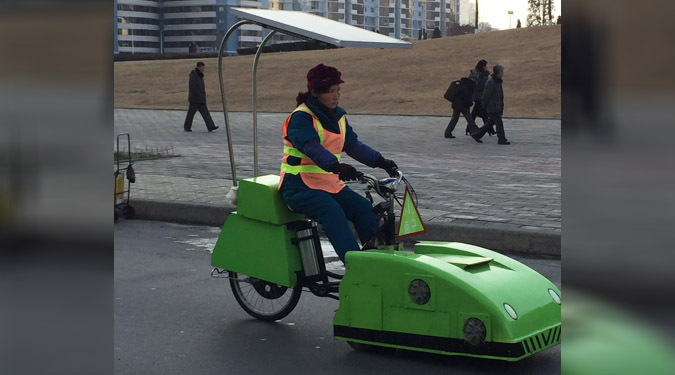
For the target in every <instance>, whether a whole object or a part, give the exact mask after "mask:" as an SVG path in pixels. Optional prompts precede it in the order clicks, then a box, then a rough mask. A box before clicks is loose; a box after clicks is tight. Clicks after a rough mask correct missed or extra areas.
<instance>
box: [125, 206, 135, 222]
mask: <svg viewBox="0 0 675 375" xmlns="http://www.w3.org/2000/svg"><path fill="white" fill-rule="evenodd" d="M135 214H136V210H134V208H133V207H131V206H125V207H124V218H125V219H131V218H133V217H134V215H135Z"/></svg>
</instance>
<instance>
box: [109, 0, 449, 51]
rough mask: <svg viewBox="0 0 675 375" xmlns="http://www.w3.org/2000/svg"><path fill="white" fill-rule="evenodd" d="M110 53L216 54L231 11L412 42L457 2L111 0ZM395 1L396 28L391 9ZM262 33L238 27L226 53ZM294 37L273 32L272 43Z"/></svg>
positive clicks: (444, 22)
mask: <svg viewBox="0 0 675 375" xmlns="http://www.w3.org/2000/svg"><path fill="white" fill-rule="evenodd" d="M114 1H115V30H116V33H115V40H114V45H115V53H119V52H123V53H159V52H188V51H190V50H191V48H192V49H193V50H194V49H196V50H197V51H199V52H215V51H217V50H218V48H219V43H220V41H221V40H222V38H223V36H224V35H225V33H226V32H227V30H228V29H229V28H230V27H231V26H232V25H234V24H235V23H236V22H237V21H239V18H238V17H237V16H235V15H233V14H232V13H231V12H230V8H231V7H243V8H260V9H273V10H296V11H304V12H308V13H313V14H316V15H318V16H321V17H326V18H328V19H332V20H335V21H338V22H344V23H348V24H351V25H353V26H356V27H362V28H365V29H367V30H371V31H376V32H378V33H380V34H384V35H389V36H391V37H398V38H401V39H404V40H413V39H417V38H418V36H419V35H420V32H421V30H422V29H426V31H427V34H429V36H431V35H430V34H431V33H432V32H433V30H434V28H436V27H438V28H439V30H441V34H442V35H447V32H446V30H447V26H448V25H449V24H450V23H454V22H458V21H459V10H460V8H459V7H460V0H259V1H254V0H114ZM397 1H400V26H399V27H400V29H399V31H398V32H397V29H396V28H397V22H396V16H397V12H396V6H397ZM262 37H263V30H262V28H261V27H260V26H257V25H243V26H241V27H240V28H238V29H237V30H236V31H235V32H234V34H233V35H232V36H231V37H230V40H229V41H228V44H227V46H225V50H226V53H227V54H229V55H233V54H236V53H237V49H238V48H250V47H256V46H257V45H258V44H260V42H261V41H262ZM292 39H293V38H292V37H290V36H287V35H283V34H278V35H276V36H275V38H274V41H273V42H277V43H280V42H285V41H289V40H292Z"/></svg>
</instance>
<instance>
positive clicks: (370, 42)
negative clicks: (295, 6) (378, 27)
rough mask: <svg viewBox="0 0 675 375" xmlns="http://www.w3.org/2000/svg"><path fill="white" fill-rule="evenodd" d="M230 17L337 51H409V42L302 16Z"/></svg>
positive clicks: (255, 12)
mask: <svg viewBox="0 0 675 375" xmlns="http://www.w3.org/2000/svg"><path fill="white" fill-rule="evenodd" d="M232 13H234V14H235V15H237V16H239V17H240V18H242V19H246V20H250V21H253V22H255V23H257V24H259V25H261V26H264V27H267V28H269V29H273V30H277V31H281V32H287V33H289V34H295V35H297V36H300V37H304V38H307V39H315V40H318V41H321V42H325V43H328V44H332V45H334V46H337V47H361V48H412V44H411V43H409V42H405V41H402V40H399V39H396V38H392V37H389V36H386V35H382V34H378V33H375V32H372V31H368V30H365V29H362V28H359V27H355V26H352V25H347V24H344V23H341V22H337V21H333V20H329V19H328V18H324V17H320V16H317V15H314V14H310V13H305V12H297V11H289V10H269V9H249V8H232Z"/></svg>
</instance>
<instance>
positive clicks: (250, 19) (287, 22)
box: [218, 8, 412, 187]
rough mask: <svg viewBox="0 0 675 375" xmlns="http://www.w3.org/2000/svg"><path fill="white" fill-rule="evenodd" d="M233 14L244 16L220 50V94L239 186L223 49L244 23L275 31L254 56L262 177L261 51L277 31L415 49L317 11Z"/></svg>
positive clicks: (255, 129)
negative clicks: (258, 71) (259, 73)
mask: <svg viewBox="0 0 675 375" xmlns="http://www.w3.org/2000/svg"><path fill="white" fill-rule="evenodd" d="M231 10H232V13H234V14H235V15H237V16H239V17H240V18H242V20H241V21H239V22H237V23H235V24H234V25H232V27H230V29H229V30H227V33H225V36H224V37H223V40H222V41H221V42H220V48H219V50H218V80H219V83H220V97H221V99H222V102H223V115H224V117H225V132H226V133H227V147H228V151H229V153H230V167H231V168H232V182H233V186H234V187H236V186H237V185H238V182H237V171H236V165H235V162H234V150H233V147H232V133H231V129H230V119H229V116H228V112H227V101H226V100H225V86H224V85H223V52H224V50H225V45H226V44H227V40H228V39H229V38H230V36H231V35H232V33H233V32H234V31H235V30H236V29H237V28H239V27H240V26H242V25H246V24H254V25H259V26H261V27H263V28H267V29H269V30H271V32H270V33H269V34H267V36H265V38H264V39H263V40H262V42H261V43H260V45H259V46H258V49H257V50H256V53H255V58H254V59H253V71H252V75H253V175H254V177H258V98H257V84H256V81H257V70H258V60H259V59H260V54H261V53H262V50H263V48H264V47H265V45H266V44H267V42H268V41H269V40H270V39H272V36H274V35H275V34H276V33H277V32H279V33H284V34H287V35H290V36H294V37H296V38H300V39H305V40H317V41H320V42H324V43H327V44H331V45H334V46H336V47H360V48H412V44H411V43H409V42H405V41H402V40H399V39H395V38H391V37H389V36H385V35H381V34H378V33H374V32H371V31H367V30H364V29H361V28H358V27H355V26H351V25H347V24H344V23H340V22H337V21H333V20H329V19H327V18H323V17H319V16H316V15H313V14H309V13H305V12H296V11H280V10H267V9H248V8H231Z"/></svg>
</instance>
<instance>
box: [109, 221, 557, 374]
mask: <svg viewBox="0 0 675 375" xmlns="http://www.w3.org/2000/svg"><path fill="white" fill-rule="evenodd" d="M219 232H220V230H219V228H212V227H200V226H188V225H178V224H171V223H163V222H151V221H137V220H131V221H120V222H118V223H116V224H115V348H114V358H115V373H117V374H256V375H258V374H321V375H329V374H339V375H345V374H406V375H409V374H453V375H462V374H494V373H499V374H560V346H556V347H554V348H551V349H549V350H547V351H544V352H541V353H538V354H536V355H534V356H531V357H528V358H526V359H524V360H522V361H519V362H515V363H511V362H505V361H496V360H486V359H479V358H468V357H459V356H443V355H434V354H428V353H419V352H411V351H402V350H398V351H396V352H395V353H394V354H371V353H364V352H357V351H355V350H353V349H352V348H351V347H350V346H349V345H347V344H346V343H345V342H342V341H338V340H335V339H334V338H333V334H332V332H333V326H332V319H333V315H334V312H335V310H337V308H338V301H334V300H331V299H328V298H319V297H315V296H313V295H311V294H309V293H303V295H302V297H301V298H300V302H299V303H298V305H297V307H296V308H295V310H294V311H293V312H292V313H291V314H290V315H289V316H287V317H286V318H284V319H283V320H281V321H278V322H275V323H266V322H262V321H258V320H255V319H253V318H251V317H250V316H249V315H248V314H246V313H245V312H244V311H243V310H242V309H241V308H240V307H239V305H238V304H237V302H236V301H235V299H234V297H233V295H232V291H231V290H230V287H229V283H228V282H227V280H226V279H214V278H212V277H211V276H210V273H211V270H212V268H213V267H211V262H210V257H211V253H210V251H211V250H212V249H213V245H214V244H215V241H216V238H217V236H218V234H219ZM515 258H516V259H518V260H519V261H521V262H523V263H525V264H527V265H529V266H530V267H532V268H534V269H535V270H537V271H538V272H540V273H541V274H543V275H544V276H546V277H547V278H549V279H550V280H552V281H553V282H554V283H555V284H556V285H557V286H558V287H560V260H558V259H548V258H524V257H521V256H515Z"/></svg>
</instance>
